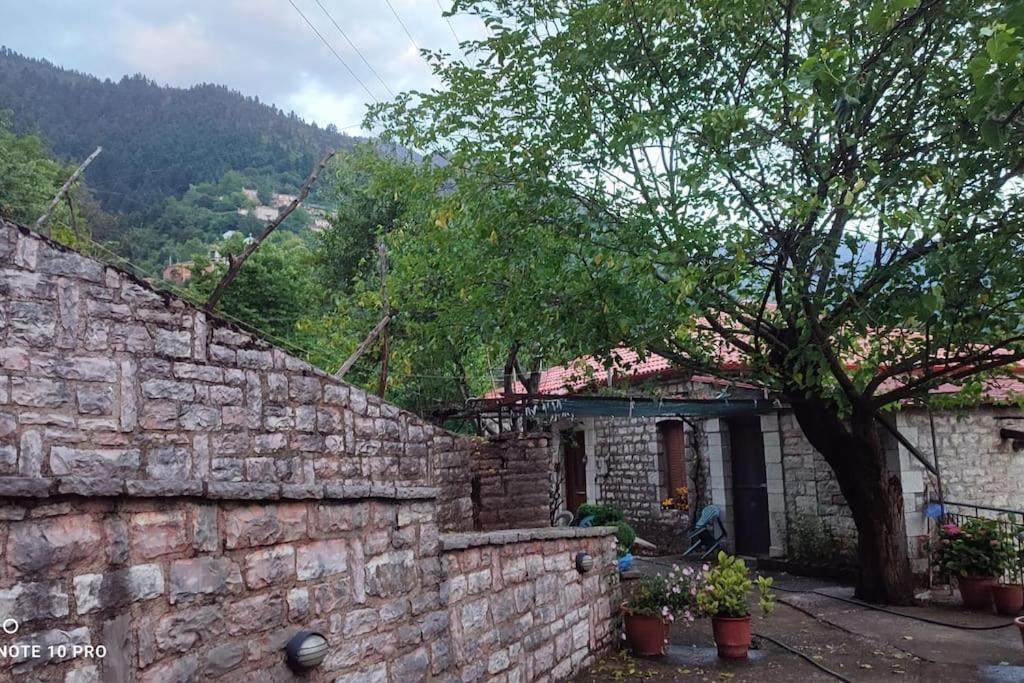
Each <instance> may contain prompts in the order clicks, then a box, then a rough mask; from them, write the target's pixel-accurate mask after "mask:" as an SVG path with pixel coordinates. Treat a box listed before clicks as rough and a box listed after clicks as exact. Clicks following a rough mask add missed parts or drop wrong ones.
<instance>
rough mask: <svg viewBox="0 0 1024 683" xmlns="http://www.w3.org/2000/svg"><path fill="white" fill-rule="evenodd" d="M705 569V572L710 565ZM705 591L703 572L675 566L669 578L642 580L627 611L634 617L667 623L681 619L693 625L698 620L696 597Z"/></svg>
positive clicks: (654, 577)
mask: <svg viewBox="0 0 1024 683" xmlns="http://www.w3.org/2000/svg"><path fill="white" fill-rule="evenodd" d="M704 567H705V569H706V568H707V565H704ZM702 590H704V573H703V572H701V571H697V570H694V569H693V568H691V567H683V568H681V569H680V567H679V566H678V565H673V566H672V570H671V571H670V572H669V573H668V574H667V575H663V574H656V575H655V576H646V577H644V578H643V579H641V580H640V581H639V583H638V584H637V586H636V588H635V589H634V590H633V594H632V596H631V597H630V599H629V603H628V604H627V605H626V609H627V610H628V611H629V612H631V613H633V614H644V615H647V616H651V617H657V616H660V617H661V618H662V619H664V620H665V621H668V622H671V621H674V620H675V619H676V618H680V619H683V620H685V621H686V622H687V623H692V622H693V620H694V617H695V616H696V610H697V596H698V595H699V594H700V592H701V591H702Z"/></svg>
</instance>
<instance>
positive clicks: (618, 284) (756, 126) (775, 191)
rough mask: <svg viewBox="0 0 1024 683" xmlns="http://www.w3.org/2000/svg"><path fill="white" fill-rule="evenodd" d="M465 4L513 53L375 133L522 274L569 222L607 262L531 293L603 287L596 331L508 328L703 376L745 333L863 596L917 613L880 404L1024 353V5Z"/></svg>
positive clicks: (747, 0)
mask: <svg viewBox="0 0 1024 683" xmlns="http://www.w3.org/2000/svg"><path fill="white" fill-rule="evenodd" d="M454 11H458V12H465V13H468V14H472V15H476V16H479V17H480V18H481V19H482V20H483V21H484V22H485V24H486V25H487V27H488V34H489V35H488V37H486V38H484V39H482V40H479V41H469V42H468V43H466V44H465V45H464V48H465V49H466V51H467V52H468V55H469V57H468V59H467V60H464V61H455V60H452V59H449V58H447V57H446V56H445V55H442V54H434V55H432V56H431V63H432V65H433V66H434V70H435V73H436V74H437V76H438V78H439V79H440V80H441V82H442V83H443V86H444V87H442V88H439V89H437V90H432V91H430V92H422V93H420V92H411V93H403V94H402V95H400V96H399V97H398V98H396V100H395V101H393V102H390V103H385V104H382V105H379V106H375V107H373V108H371V113H370V116H369V122H370V123H371V124H373V125H376V126H379V127H382V128H383V129H384V130H385V138H386V139H387V140H389V141H393V142H396V143H399V144H403V145H408V146H411V147H413V148H415V149H418V150H421V151H422V152H424V153H425V154H426V155H427V157H428V158H432V157H431V155H438V156H440V157H442V158H443V159H444V160H445V162H446V163H445V165H444V171H445V172H446V173H447V177H446V178H445V181H444V182H443V183H439V184H438V185H437V188H438V190H439V194H442V195H443V200H441V201H442V203H443V204H444V205H446V206H448V207H453V210H452V213H451V214H450V215H447V214H446V215H445V220H444V222H445V223H446V225H448V226H451V225H461V226H464V227H463V228H462V229H463V230H464V231H465V233H466V234H473V233H475V235H476V240H477V242H478V243H480V242H482V241H486V240H487V236H490V240H491V241H492V242H496V243H497V244H510V246H509V252H511V253H512V255H513V258H519V257H520V256H521V253H519V252H518V250H517V249H516V243H517V241H518V240H521V239H526V240H530V239H534V238H535V237H536V231H537V230H538V228H540V227H541V226H544V225H547V226H549V227H550V230H551V234H552V236H553V239H554V240H555V241H556V242H559V243H561V244H568V245H572V248H576V249H580V250H582V253H581V254H580V255H579V258H578V261H570V260H565V261H562V262H561V265H562V266H563V267H561V268H543V267H540V268H538V269H537V270H535V271H533V272H531V273H530V275H532V276H534V277H520V278H518V279H517V284H522V285H523V286H525V287H530V286H532V285H533V281H534V280H536V279H544V280H545V281H547V286H548V287H549V288H556V283H557V288H561V289H569V288H571V287H572V286H573V285H575V284H578V283H579V282H580V281H581V280H583V281H586V280H585V278H590V282H591V289H590V299H591V304H590V306H589V307H588V309H589V310H582V311H581V310H579V309H577V311H575V312H576V313H582V317H581V319H583V320H587V321H590V322H593V323H595V324H593V325H584V326H583V327H582V329H579V330H576V329H573V328H572V327H571V326H570V327H568V328H563V327H561V325H560V323H562V320H558V321H557V323H556V321H555V320H554V319H553V318H554V316H553V315H552V311H551V309H550V307H548V306H545V305H540V306H534V307H524V308H521V309H518V310H516V311H515V312H514V313H510V314H509V316H508V317H509V318H513V319H515V324H519V325H522V326H523V327H524V328H526V329H530V330H534V331H535V332H536V331H540V332H539V333H538V334H539V338H541V339H543V340H544V341H545V342H547V341H548V340H550V339H551V336H552V335H547V336H545V333H544V331H543V330H546V329H559V330H560V333H561V334H562V335H563V336H566V337H569V338H572V337H576V339H577V340H578V341H579V342H586V341H587V339H588V338H589V340H591V342H592V343H594V344H595V345H596V344H606V343H607V342H608V341H610V339H609V335H608V334H607V332H609V331H611V332H613V335H612V337H613V338H614V337H615V336H617V337H618V340H619V341H622V342H624V343H628V344H631V345H634V346H638V347H640V348H642V349H643V348H648V349H654V350H657V351H659V352H660V353H663V354H665V355H668V356H669V357H671V358H673V359H674V360H675V361H676V362H678V363H679V364H681V365H683V366H687V367H691V368H694V369H695V370H700V371H702V372H712V373H720V372H722V364H721V362H720V359H719V358H718V353H719V351H720V349H721V343H722V341H723V340H724V341H725V343H726V346H727V347H728V350H729V351H731V352H734V353H737V354H739V356H740V357H741V358H742V359H743V362H744V364H745V366H746V367H745V375H746V376H747V377H748V378H754V379H756V380H758V381H760V382H761V383H763V384H765V385H766V386H768V387H771V388H773V389H776V390H779V391H782V392H783V393H784V395H785V396H786V398H787V399H788V400H789V401H790V403H791V405H792V406H793V409H794V411H795V412H796V415H797V418H798V420H799V421H800V423H801V425H802V426H803V427H804V431H805V433H807V436H808V438H810V440H811V441H812V443H813V444H814V445H815V446H816V448H817V449H818V450H819V451H821V452H822V454H823V455H824V456H825V458H826V460H827V461H828V462H829V464H830V465H831V466H832V468H833V470H834V471H835V472H836V475H837V478H838V480H839V483H840V487H841V489H842V491H843V493H844V495H845V496H846V498H847V501H848V503H849V504H850V507H851V510H852V512H853V514H854V518H855V521H856V522H857V526H858V529H859V530H860V532H861V559H862V563H863V565H864V566H865V567H866V569H865V574H864V576H863V577H862V583H861V585H860V588H859V590H860V594H861V595H862V596H864V597H869V598H873V599H890V600H895V601H906V600H909V599H910V586H911V584H910V582H909V569H908V564H907V560H906V539H905V536H904V535H903V532H902V514H903V513H902V498H901V495H900V493H899V490H898V485H897V486H896V489H895V490H894V489H893V488H892V485H891V483H890V481H889V477H888V474H887V473H886V465H885V460H884V453H883V452H882V450H883V449H882V447H881V442H880V437H879V435H878V431H877V426H876V424H875V420H876V418H877V417H878V413H879V411H880V410H882V409H885V408H887V407H889V406H892V405H893V404H895V403H897V402H899V401H903V400H906V399H912V398H915V397H921V396H924V395H926V393H927V391H928V390H929V389H930V388H932V387H934V386H935V385H936V384H938V383H941V382H944V381H950V380H952V381H961V380H964V379H966V378H968V377H971V376H975V375H977V374H978V373H980V372H986V371H992V370H995V369H997V368H1000V367H1003V366H1006V365H1008V364H1010V363H1013V362H1015V361H1018V360H1020V359H1021V358H1024V326H1022V314H1024V306H1022V291H1021V287H1022V282H1024V259H1022V258H1021V255H1022V254H1021V251H1022V238H1024V233H1022V230H1021V218H1022V209H1024V197H1022V195H1021V193H1020V192H1019V189H1020V173H1021V171H1022V170H1024V165H1022V164H1024V157H1022V154H1021V152H1022V146H1021V143H1022V132H1024V126H1022V121H1021V119H1020V113H1021V109H1022V107H1024V104H1022V103H1024V84H1022V80H1021V70H1020V65H1021V42H1020V36H1019V34H1018V32H1019V31H1020V30H1021V28H1022V27H1021V24H1022V17H1024V10H1022V5H1021V3H1019V2H1013V3H995V2H991V3H988V2H981V3H979V2H972V1H952V2H950V1H942V0H875V1H874V2H866V3H846V2H834V1H829V0H814V1H808V2H777V1H775V0H772V1H770V2H769V1H765V0H727V1H725V2H721V1H718V0H706V1H697V2H691V3H685V4H682V3H677V2H669V1H665V0H630V1H627V2H612V1H600V0H591V1H586V2H585V1H582V0H504V1H502V2H497V3H494V2H482V1H477V0H460V1H458V2H456V4H455V8H454ZM442 189H443V190H444V191H443V192H440V190H442ZM517 212H522V213H525V214H526V215H527V219H526V220H525V221H524V220H521V216H522V213H517ZM520 227H525V228H526V229H525V230H523V231H520V230H519V228H520ZM429 229H430V228H429V227H427V228H424V230H425V231H427V232H429ZM563 248H566V249H567V247H563ZM477 249H478V250H479V249H481V247H479V244H478V245H477ZM556 250H557V247H556ZM530 253H532V252H530ZM495 257H496V258H498V255H497V254H496V255H495ZM445 258H446V257H445ZM445 258H441V260H440V261H439V262H440V263H444V262H445ZM571 264H578V268H577V269H576V270H575V271H574V269H573V268H572V267H570V265H571ZM498 269H499V270H502V271H503V272H508V268H507V264H506V267H500V266H499V267H498ZM536 301H543V300H536ZM595 309H596V310H600V311H601V312H602V313H604V317H605V320H604V321H603V322H602V321H601V320H600V316H590V315H588V314H589V313H590V312H592V311H593V310H595ZM588 332H589V333H590V336H589V337H588V336H587V335H588ZM606 348H607V347H606ZM594 350H600V349H594ZM881 535H888V536H890V537H891V540H884V541H879V540H873V539H872V538H869V536H874V537H878V536H881Z"/></svg>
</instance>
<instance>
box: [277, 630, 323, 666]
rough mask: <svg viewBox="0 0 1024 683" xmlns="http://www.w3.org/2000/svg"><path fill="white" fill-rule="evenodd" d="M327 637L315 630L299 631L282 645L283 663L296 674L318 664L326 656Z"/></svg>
mask: <svg viewBox="0 0 1024 683" xmlns="http://www.w3.org/2000/svg"><path fill="white" fill-rule="evenodd" d="M327 652H328V643H327V639H326V638H324V637H323V636H322V635H320V634H319V633H317V632H316V631H299V632H298V633H296V634H295V635H294V636H292V639H291V640H289V641H288V644H287V645H285V646H284V656H285V660H284V661H285V664H287V665H288V668H289V669H291V670H292V671H294V672H295V673H297V674H301V673H305V672H306V671H309V670H310V669H315V668H316V667H318V666H320V663H321V662H322V661H324V659H325V658H326V657H327Z"/></svg>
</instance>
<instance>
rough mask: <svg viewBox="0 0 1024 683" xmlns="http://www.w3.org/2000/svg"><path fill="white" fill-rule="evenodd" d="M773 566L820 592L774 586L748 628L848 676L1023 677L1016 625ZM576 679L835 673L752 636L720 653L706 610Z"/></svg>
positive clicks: (645, 569)
mask: <svg viewBox="0 0 1024 683" xmlns="http://www.w3.org/2000/svg"><path fill="white" fill-rule="evenodd" d="M673 561H675V562H679V560H678V558H650V559H646V560H640V561H638V563H637V565H638V566H637V568H638V569H639V570H640V572H641V573H645V574H646V573H657V572H665V571H668V569H669V567H671V565H672V562H673ZM680 564H681V563H680ZM771 575H772V576H774V578H775V583H776V585H777V586H779V587H785V588H793V589H798V590H801V591H818V593H812V592H801V593H788V592H783V591H781V590H780V591H776V598H777V601H778V606H777V608H776V610H775V613H774V614H773V615H772V616H771V617H769V618H767V619H761V618H760V617H757V616H755V618H754V620H753V623H752V630H753V631H754V633H756V634H757V633H759V634H763V635H765V636H768V637H771V638H774V639H776V640H779V641H781V642H783V643H785V644H786V645H788V646H790V647H792V648H794V649H796V650H798V651H800V652H802V653H803V654H805V655H807V656H808V657H810V658H811V659H813V660H814V661H815V662H817V663H819V664H821V665H822V666H824V667H827V668H829V669H831V670H833V671H835V672H836V673H837V674H839V675H840V676H842V677H843V678H844V679H846V680H850V681H858V682H860V681H884V680H901V681H928V682H929V683H932V682H937V681H965V682H970V681H977V682H979V683H985V682H987V683H1002V682H1009V681H1024V647H1022V644H1021V639H1020V635H1019V633H1018V631H1017V629H1016V628H1015V627H1012V626H1011V627H1009V628H1001V629H997V630H985V631H980V630H978V631H964V630H958V629H954V628H950V627H947V626H938V625H933V624H925V623H921V622H919V621H914V620H912V619H907V618H904V617H901V616H897V615H894V614H887V613H885V612H880V611H876V610H871V609H868V608H865V607H861V606H859V605H852V604H849V603H844V602H840V601H838V600H833V599H831V598H829V597H826V596H825V595H822V594H819V593H824V594H828V595H836V596H839V597H852V595H853V590H852V588H849V587H844V586H838V585H836V584H832V583H828V582H826V581H819V580H813V579H805V578H801V577H796V576H792V575H788V574H781V573H778V574H774V573H773V574H771ZM629 585H630V584H629V582H628V581H627V582H625V583H624V584H623V593H624V594H627V595H628V592H629V590H630V588H629ZM899 611H900V612H902V613H905V614H911V615H914V616H919V617H925V618H930V619H934V620H938V621H942V622H946V623H951V624H962V625H969V626H988V625H997V624H1005V623H1007V622H1009V621H1010V619H1009V618H1008V617H1000V616H997V615H995V614H991V615H985V614H975V613H970V612H966V611H964V610H962V609H959V608H957V607H955V606H952V605H950V606H928V607H913V608H900V610H899ZM623 647H624V648H625V643H623ZM574 680H575V681H577V682H578V683H584V682H594V683H597V682H604V681H628V680H643V681H690V680H692V681H731V682H733V683H747V682H749V683H754V682H758V683H760V682H762V681H764V682H766V683H773V682H776V681H779V682H782V681H785V682H786V683H793V682H794V681H799V683H804V682H805V681H806V682H811V681H835V680H841V679H837V678H836V677H834V676H832V675H830V674H828V673H825V672H824V671H821V670H820V669H818V668H816V667H815V666H813V665H812V664H810V663H809V662H807V661H805V660H803V659H801V658H800V657H799V656H797V655H795V654H792V653H790V652H788V651H786V650H785V649H783V648H781V647H779V646H778V645H776V644H774V643H772V642H769V641H768V640H767V639H761V638H757V637H756V636H755V638H754V644H753V648H752V649H751V653H750V658H749V659H748V660H747V661H740V662H733V661H726V660H721V659H719V658H718V656H717V654H716V650H715V644H714V640H713V639H712V637H711V623H710V620H707V619H700V620H698V621H697V622H696V623H695V624H694V625H692V626H689V627H687V626H685V625H683V624H681V623H678V622H677V623H676V624H674V625H673V627H672V631H671V634H670V636H669V649H668V654H667V655H666V656H664V657H660V658H649V659H640V658H633V657H631V656H630V655H629V653H628V651H627V650H625V649H623V650H622V651H620V652H617V653H614V654H611V655H608V656H607V657H605V658H604V659H602V660H601V661H599V662H598V663H597V664H596V665H595V666H594V667H593V668H592V669H591V670H590V671H588V672H585V673H583V674H581V675H579V676H577V677H576V678H575V679H574Z"/></svg>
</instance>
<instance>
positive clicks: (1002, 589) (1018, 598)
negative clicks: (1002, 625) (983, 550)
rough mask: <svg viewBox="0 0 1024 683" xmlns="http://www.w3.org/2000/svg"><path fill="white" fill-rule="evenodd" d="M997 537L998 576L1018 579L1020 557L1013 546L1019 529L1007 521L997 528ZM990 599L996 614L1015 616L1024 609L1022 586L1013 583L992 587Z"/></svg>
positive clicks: (1023, 587) (1003, 583)
mask: <svg viewBox="0 0 1024 683" xmlns="http://www.w3.org/2000/svg"><path fill="white" fill-rule="evenodd" d="M997 530H998V531H997V535H996V537H995V539H994V540H996V541H997V542H998V547H997V549H996V555H997V560H998V561H999V562H1000V567H999V570H1000V574H1001V575H1002V577H1003V578H1006V577H1014V578H1016V577H1019V576H1020V569H1021V557H1020V555H1018V553H1017V548H1016V546H1015V544H1014V542H1013V541H1014V534H1015V533H1018V534H1019V533H1020V532H1021V529H1020V527H1017V526H1015V525H1013V524H1011V523H1010V521H1009V520H1007V521H1006V522H1004V523H1003V524H1001V525H999V526H998V527H997ZM992 599H993V601H994V602H995V603H996V612H999V614H1005V615H1007V616H1011V617H1012V616H1016V615H1017V614H1019V613H1020V611H1021V609H1024V586H1022V585H1021V584H1020V583H1016V582H1014V581H1002V580H1001V581H999V582H998V583H996V584H995V585H994V586H992Z"/></svg>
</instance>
